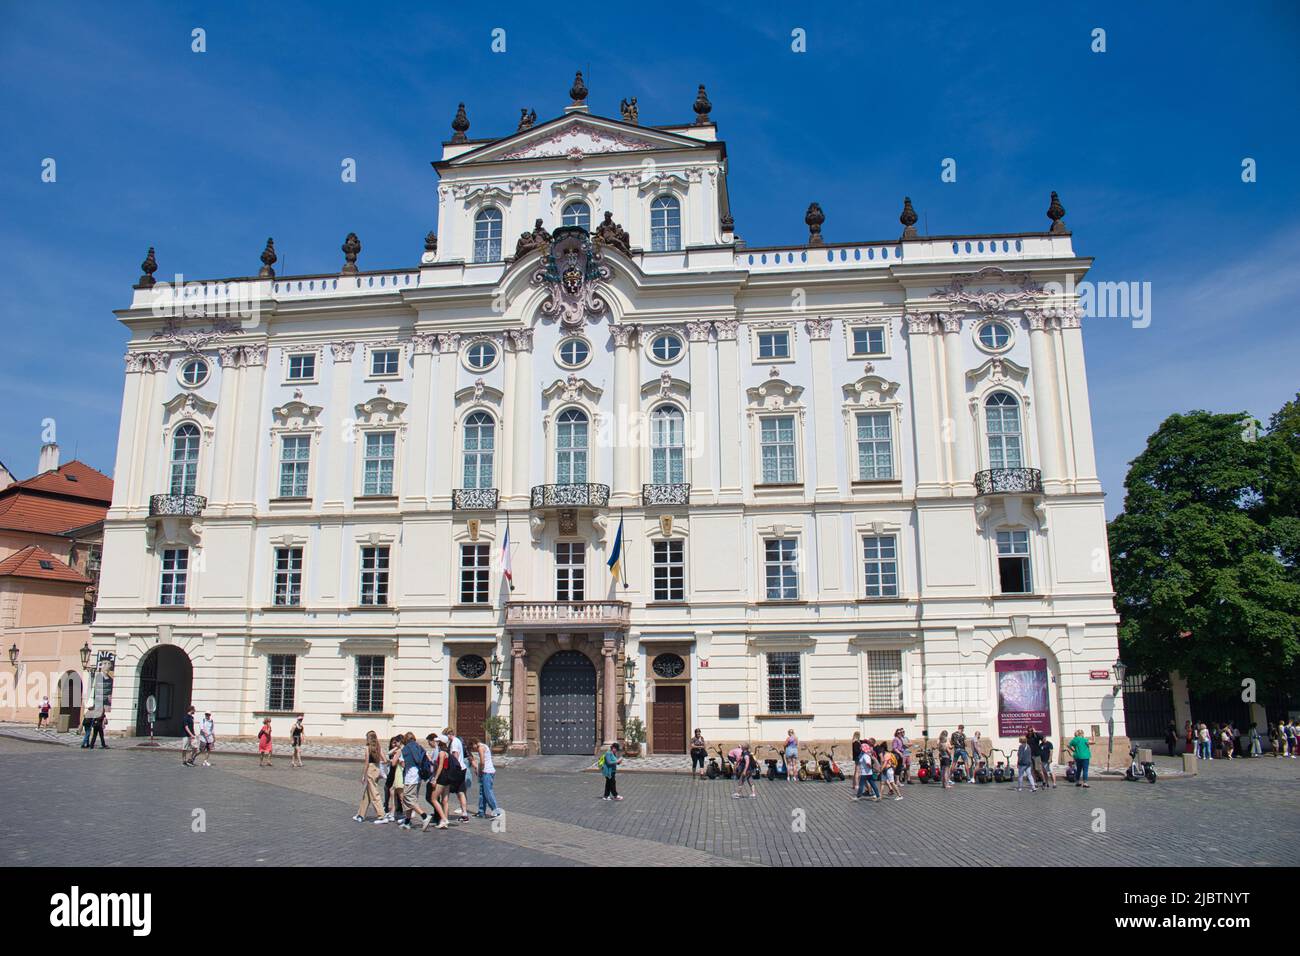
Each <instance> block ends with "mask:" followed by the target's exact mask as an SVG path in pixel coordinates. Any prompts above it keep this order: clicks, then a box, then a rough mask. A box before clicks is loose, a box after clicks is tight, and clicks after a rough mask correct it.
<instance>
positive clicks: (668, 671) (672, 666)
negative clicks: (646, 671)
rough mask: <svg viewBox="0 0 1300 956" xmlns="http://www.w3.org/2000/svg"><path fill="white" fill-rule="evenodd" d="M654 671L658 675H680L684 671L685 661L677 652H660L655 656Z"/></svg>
mask: <svg viewBox="0 0 1300 956" xmlns="http://www.w3.org/2000/svg"><path fill="white" fill-rule="evenodd" d="M654 672H655V673H656V674H658V675H659V676H660V677H681V676H682V674H683V673H685V672H686V662H685V661H684V660H682V658H681V656H680V655H678V654H660V655H659V656H658V657H656V658H655V662H654Z"/></svg>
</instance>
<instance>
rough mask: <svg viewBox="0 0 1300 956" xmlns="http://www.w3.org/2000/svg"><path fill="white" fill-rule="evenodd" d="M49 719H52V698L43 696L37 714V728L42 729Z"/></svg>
mask: <svg viewBox="0 0 1300 956" xmlns="http://www.w3.org/2000/svg"><path fill="white" fill-rule="evenodd" d="M49 719H50V699H49V698H48V697H42V698H41V709H40V711H39V712H38V713H37V714H36V729H37V730H40V729H41V728H42V727H43V726H45V722H46V721H47V720H49Z"/></svg>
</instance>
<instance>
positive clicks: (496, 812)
mask: <svg viewBox="0 0 1300 956" xmlns="http://www.w3.org/2000/svg"><path fill="white" fill-rule="evenodd" d="M469 747H470V752H471V753H473V754H474V758H475V760H476V762H477V768H476V769H477V770H478V813H476V814H474V816H476V817H478V818H480V819H482V818H483V817H486V816H492V817H499V816H501V808H500V807H498V806H497V798H496V793H495V792H494V790H493V787H494V785H495V782H496V775H497V767H496V763H495V762H493V760H492V748H491V747H489V746H488V744H487V741H485V740H477V739H475V740H471V741H470V742H469ZM488 810H491V811H492V812H491V813H490V814H489V813H487V811H488Z"/></svg>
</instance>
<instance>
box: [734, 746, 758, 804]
mask: <svg viewBox="0 0 1300 956" xmlns="http://www.w3.org/2000/svg"><path fill="white" fill-rule="evenodd" d="M741 787H749V795H750V796H751V797H752V796H754V795H755V794H754V755H753V754H752V753H750V752H749V744H743V745H741V748H740V756H739V757H738V758H737V760H736V789H735V790H734V791H732V794H731V797H732V799H733V800H739V799H740V788H741Z"/></svg>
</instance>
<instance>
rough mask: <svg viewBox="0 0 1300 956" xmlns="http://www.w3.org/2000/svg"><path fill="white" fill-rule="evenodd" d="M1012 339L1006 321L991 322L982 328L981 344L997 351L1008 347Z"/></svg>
mask: <svg viewBox="0 0 1300 956" xmlns="http://www.w3.org/2000/svg"><path fill="white" fill-rule="evenodd" d="M1010 341H1011V330H1010V329H1009V328H1007V326H1006V323H1004V322H989V323H988V324H987V325H985V326H984V327H983V328H981V329H980V345H982V346H984V347H985V348H986V349H992V350H993V351H997V350H999V349H1004V348H1006V347H1007V343H1008V342H1010Z"/></svg>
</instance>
